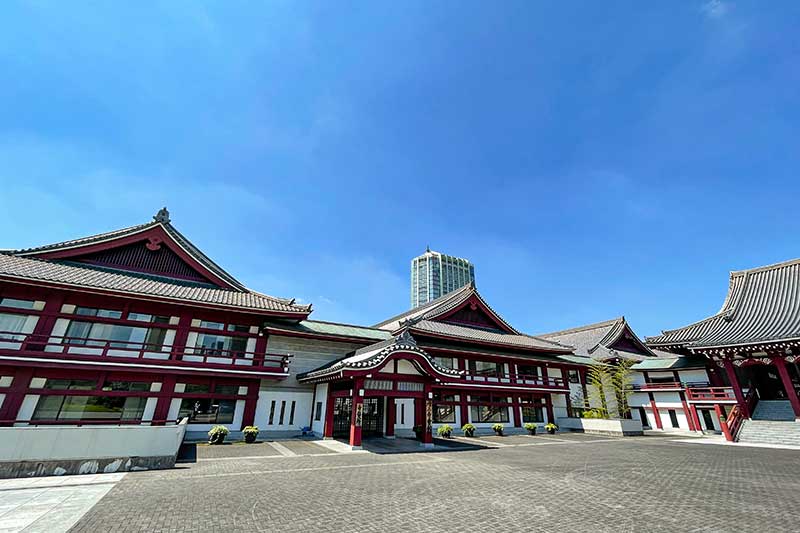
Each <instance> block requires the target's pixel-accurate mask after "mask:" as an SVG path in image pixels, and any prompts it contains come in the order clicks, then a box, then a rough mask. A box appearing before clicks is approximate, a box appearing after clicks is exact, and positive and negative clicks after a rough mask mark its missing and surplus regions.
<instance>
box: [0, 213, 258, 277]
mask: <svg viewBox="0 0 800 533" xmlns="http://www.w3.org/2000/svg"><path fill="white" fill-rule="evenodd" d="M168 217H169V214H168V213H167V215H166V217H164V218H162V217H159V216H158V215H157V216H156V217H154V220H153V221H152V222H148V223H147V224H139V225H136V226H131V227H128V228H122V229H118V230H114V231H109V232H106V233H99V234H97V235H90V236H88V237H82V238H80V239H72V240H69V241H64V242H58V243H54V244H47V245H44V246H38V247H35V248H24V249H21V250H14V251H13V252H11V253H13V254H14V255H18V256H23V257H31V256H36V255H40V254H43V253H49V252H55V251H59V250H67V249H70V248H75V247H79V246H88V245H90V244H97V243H101V242H104V241H109V240H113V239H121V238H123V237H127V236H129V235H135V234H137V233H141V232H144V231H147V230H149V229H151V228H153V227H156V226H160V227H161V228H163V229H164V231H165V232H166V233H167V234H168V235H169V236H170V237H172V239H173V240H174V241H175V242H176V243H177V244H178V246H180V247H181V248H182V249H183V250H184V251H185V252H186V253H187V254H189V255H190V256H191V257H192V258H193V259H194V260H195V261H197V262H198V263H200V264H201V265H203V266H204V267H205V268H207V269H208V270H209V271H211V272H213V273H214V274H215V275H216V276H218V277H219V278H221V279H223V280H225V281H226V282H228V283H229V284H230V285H232V286H233V287H235V288H238V289H240V290H246V287H245V286H244V285H243V284H242V283H241V282H239V281H238V280H237V279H236V278H234V277H233V276H231V275H230V274H228V273H227V272H226V271H225V270H223V269H222V267H220V266H219V265H217V264H216V263H215V262H214V261H212V260H211V258H209V257H208V256H207V255H206V254H204V253H203V252H202V251H201V250H200V249H199V248H197V247H196V246H195V245H194V244H192V243H191V242H190V241H189V239H187V238H186V237H184V235H183V234H182V233H181V232H179V231H178V230H177V229H175V226H173V225H172V224H171V223H170V222H169V218H168Z"/></svg>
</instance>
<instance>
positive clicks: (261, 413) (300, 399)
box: [255, 384, 325, 431]
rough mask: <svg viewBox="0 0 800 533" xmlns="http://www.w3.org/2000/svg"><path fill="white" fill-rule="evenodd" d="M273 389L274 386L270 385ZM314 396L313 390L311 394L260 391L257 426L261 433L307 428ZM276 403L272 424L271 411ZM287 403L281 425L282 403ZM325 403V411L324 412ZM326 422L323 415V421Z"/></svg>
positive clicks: (271, 389)
mask: <svg viewBox="0 0 800 533" xmlns="http://www.w3.org/2000/svg"><path fill="white" fill-rule="evenodd" d="M270 387H272V384H270ZM313 396H314V393H313V390H312V391H309V392H292V391H283V390H280V389H278V390H276V389H274V388H270V389H269V390H266V389H262V390H260V391H258V404H257V406H256V417H255V425H256V426H258V429H259V430H261V431H299V430H300V429H302V428H304V427H306V426H307V425H308V422H309V420H310V418H311V402H312V398H313ZM273 401H274V402H275V414H274V416H273V418H272V424H270V423H269V410H270V405H271V404H272V402H273ZM282 402H286V409H285V411H284V415H283V424H280V416H281V403H282ZM292 402H295V410H294V423H293V424H289V418H290V415H291V409H292ZM324 405H325V404H324V403H323V410H324ZM324 420H325V417H324V415H323V418H322V421H324Z"/></svg>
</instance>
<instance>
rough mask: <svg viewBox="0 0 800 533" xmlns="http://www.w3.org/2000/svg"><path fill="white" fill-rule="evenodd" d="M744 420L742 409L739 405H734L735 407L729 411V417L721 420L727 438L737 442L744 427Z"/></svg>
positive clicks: (723, 432)
mask: <svg viewBox="0 0 800 533" xmlns="http://www.w3.org/2000/svg"><path fill="white" fill-rule="evenodd" d="M742 422H744V415H743V414H742V410H741V408H740V407H739V406H738V405H734V406H733V409H731V411H730V413H728V418H726V419H724V420H723V419H720V421H719V423H720V426H721V427H722V434H723V435H725V439H726V440H729V441H731V442H736V439H737V437H738V436H739V430H740V429H741V428H742Z"/></svg>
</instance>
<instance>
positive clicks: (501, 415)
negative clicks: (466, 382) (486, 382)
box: [470, 395, 508, 422]
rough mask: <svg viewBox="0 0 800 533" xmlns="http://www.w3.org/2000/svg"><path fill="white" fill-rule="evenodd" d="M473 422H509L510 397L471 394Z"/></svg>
mask: <svg viewBox="0 0 800 533" xmlns="http://www.w3.org/2000/svg"><path fill="white" fill-rule="evenodd" d="M470 403H471V404H473V405H471V406H470V416H471V417H472V422H508V398H500V397H492V396H489V395H481V396H470Z"/></svg>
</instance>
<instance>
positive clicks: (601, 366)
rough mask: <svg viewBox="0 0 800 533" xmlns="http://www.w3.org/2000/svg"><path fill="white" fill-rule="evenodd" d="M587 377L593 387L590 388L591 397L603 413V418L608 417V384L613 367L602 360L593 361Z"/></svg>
mask: <svg viewBox="0 0 800 533" xmlns="http://www.w3.org/2000/svg"><path fill="white" fill-rule="evenodd" d="M587 378H588V382H589V385H591V387H592V388H591V389H590V390H589V399H590V400H593V402H592V403H594V404H595V405H596V406H599V407H597V408H596V409H598V410H599V411H600V413H601V414H602V415H603V418H608V400H607V399H606V384H607V383H608V382H609V381H610V378H611V367H609V366H608V365H607V364H605V363H602V362H600V361H593V362H592V363H591V364H590V365H589V371H588V372H587Z"/></svg>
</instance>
